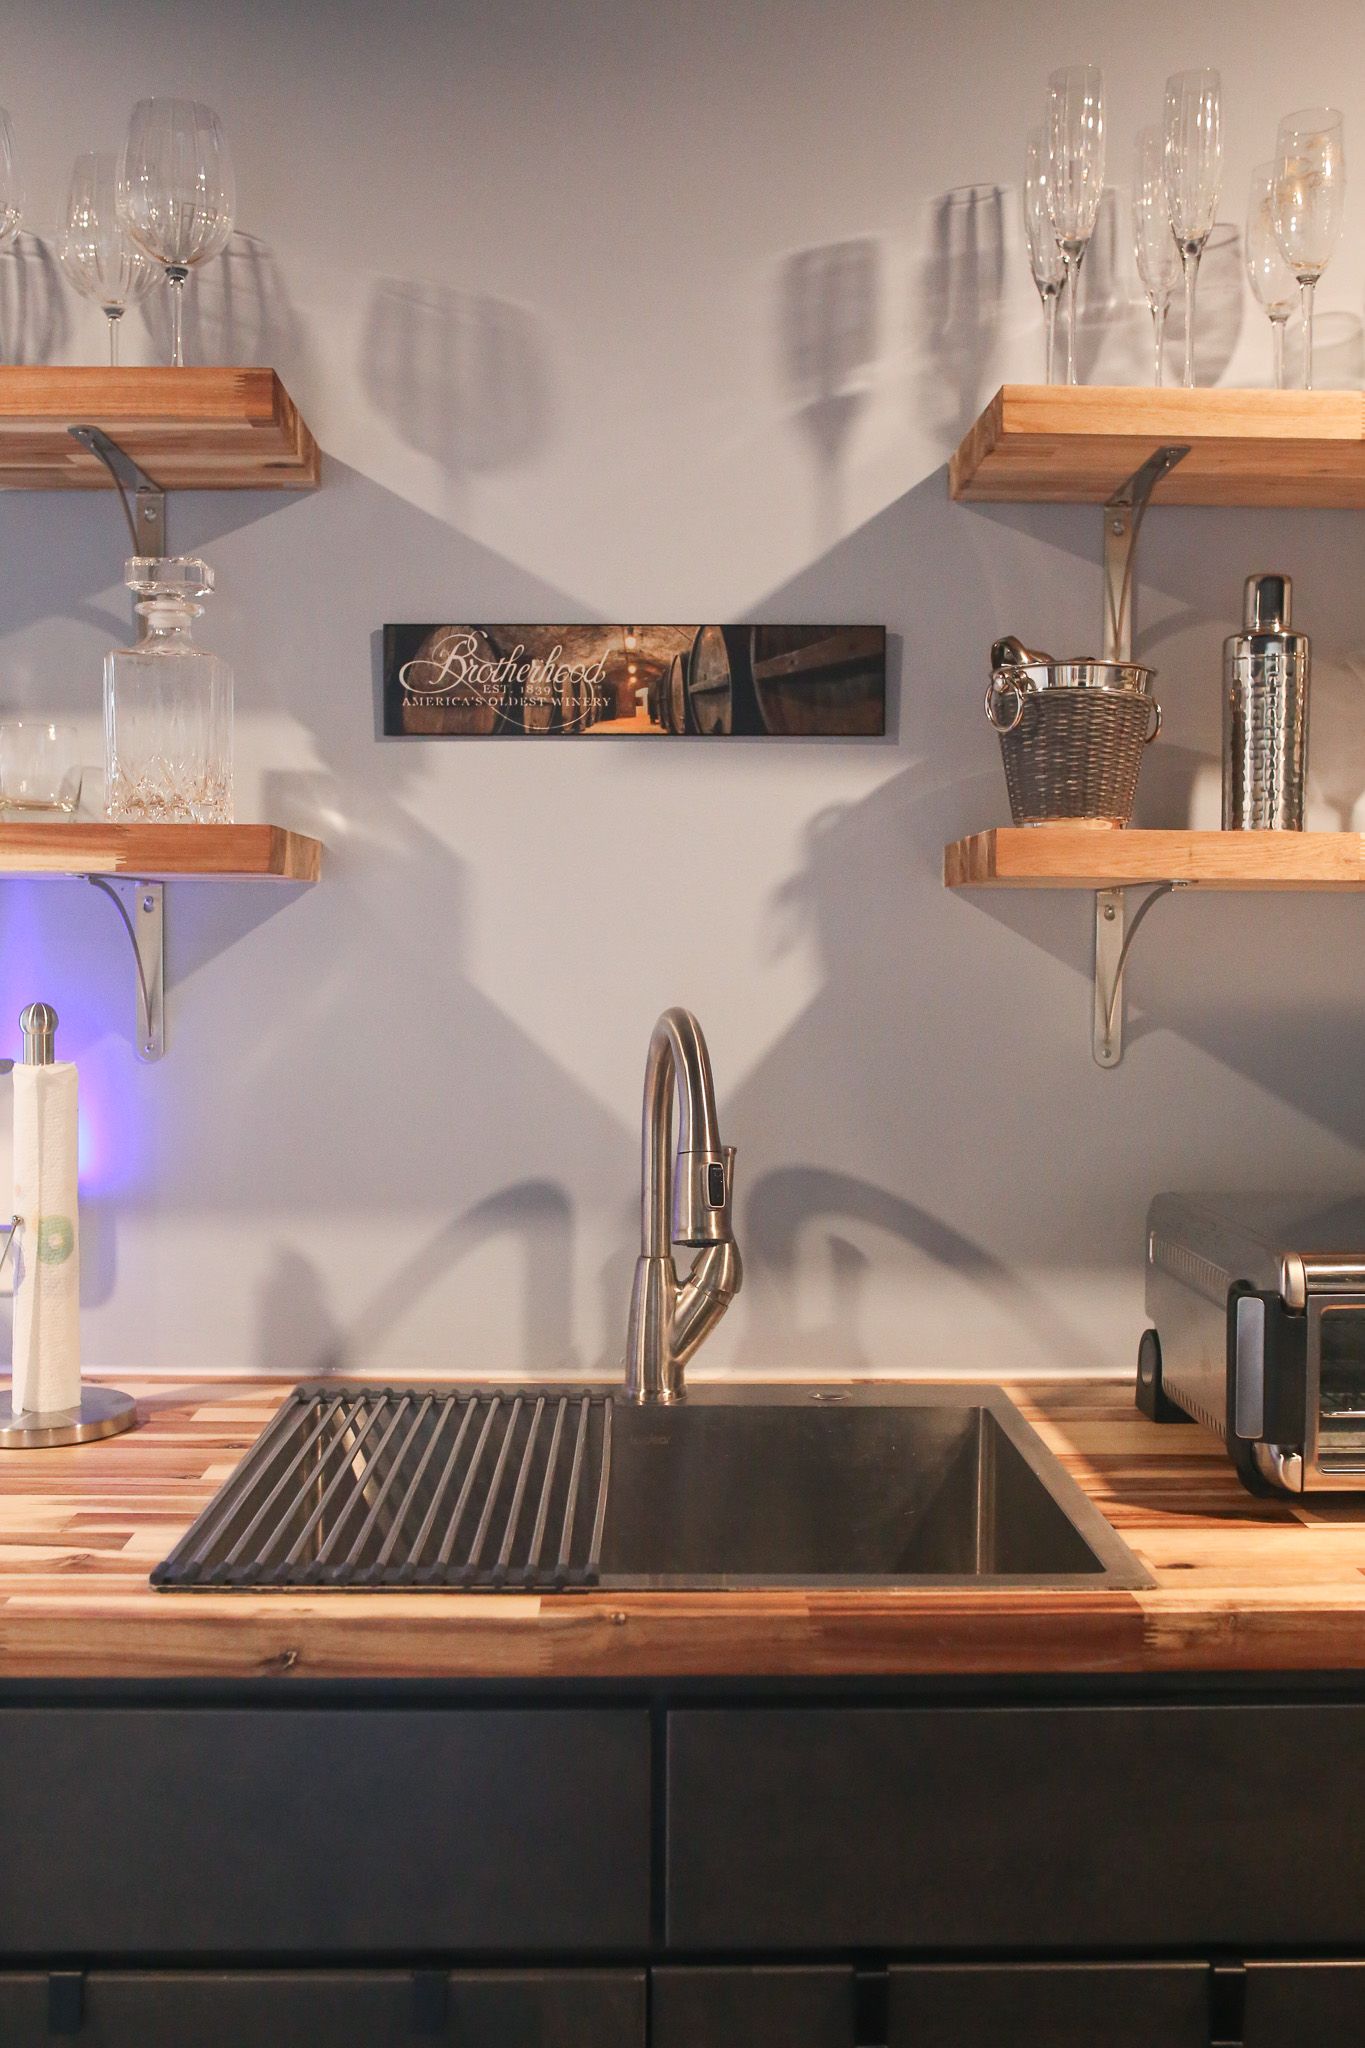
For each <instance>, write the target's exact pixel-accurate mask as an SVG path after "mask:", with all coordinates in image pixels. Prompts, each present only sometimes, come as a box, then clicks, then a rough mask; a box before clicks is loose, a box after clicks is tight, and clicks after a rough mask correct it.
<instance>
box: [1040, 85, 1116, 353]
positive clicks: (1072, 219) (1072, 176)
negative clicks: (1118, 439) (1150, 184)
mask: <svg viewBox="0 0 1365 2048" xmlns="http://www.w3.org/2000/svg"><path fill="white" fill-rule="evenodd" d="M1047 84H1048V123H1047V141H1048V208H1049V211H1050V213H1051V215H1052V232H1053V234H1054V235H1055V236H1056V238H1057V246H1058V248H1059V249H1060V250H1061V252H1062V264H1063V268H1064V272H1065V278H1066V295H1067V296H1066V381H1067V383H1068V384H1074V383H1075V381H1076V291H1077V287H1078V285H1079V282H1080V271H1081V260H1082V258H1083V257H1084V255H1085V252H1086V248H1087V247H1088V245H1089V242H1090V237H1091V235H1092V234H1093V233H1094V229H1095V216H1096V214H1097V213H1098V212H1099V208H1100V199H1101V197H1102V196H1103V193H1104V78H1103V74H1102V73H1101V71H1100V69H1099V66H1098V65H1096V64H1068V65H1066V66H1065V67H1064V68H1063V69H1062V70H1061V71H1054V72H1053V74H1052V76H1051V77H1050V78H1049V80H1048V82H1047Z"/></svg>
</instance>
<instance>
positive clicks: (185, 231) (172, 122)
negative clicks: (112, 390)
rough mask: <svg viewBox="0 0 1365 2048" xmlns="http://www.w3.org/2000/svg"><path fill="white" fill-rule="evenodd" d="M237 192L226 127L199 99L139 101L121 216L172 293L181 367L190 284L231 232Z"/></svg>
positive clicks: (123, 172)
mask: <svg viewBox="0 0 1365 2048" xmlns="http://www.w3.org/2000/svg"><path fill="white" fill-rule="evenodd" d="M235 199H236V194H235V189H234V185H233V176H232V161H231V158H230V157H229V155H228V147H227V142H226V141H225V139H224V136H223V128H222V123H221V122H220V121H219V119H218V116H217V115H216V114H215V113H214V111H213V109H212V107H205V106H201V105H200V103H199V102H198V101H197V100H170V99H152V100H139V101H138V103H137V105H136V106H135V107H134V108H133V114H132V119H131V121H130V122H129V124H128V140H127V142H126V143H125V145H124V150H123V157H122V160H121V162H120V164H119V174H118V211H119V218H120V219H121V220H122V222H123V224H124V226H125V227H126V228H127V230H128V233H129V234H130V235H131V236H132V239H133V241H134V242H135V243H136V244H137V246H138V248H139V249H141V250H142V251H143V252H144V253H145V254H146V255H148V256H150V257H152V258H153V259H154V260H155V261H156V262H157V263H160V264H162V265H163V266H164V268H165V272H166V277H167V280H168V282H169V283H170V286H171V361H172V363H174V364H175V366H176V368H177V369H179V368H181V367H183V365H184V361H185V345H184V307H183V297H184V290H185V279H186V278H187V277H188V275H189V273H190V271H191V270H192V269H193V268H194V266H195V265H196V264H199V263H206V262H207V261H208V259H209V258H210V257H211V256H216V255H218V253H219V252H220V250H222V249H223V248H224V247H225V246H226V244H227V240H228V237H229V235H231V233H232V222H233V209H234V205H235Z"/></svg>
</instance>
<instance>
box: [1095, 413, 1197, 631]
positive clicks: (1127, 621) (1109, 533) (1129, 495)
mask: <svg viewBox="0 0 1365 2048" xmlns="http://www.w3.org/2000/svg"><path fill="white" fill-rule="evenodd" d="M1189 452H1190V450H1189V444H1188V443H1186V444H1185V445H1184V446H1183V447H1170V448H1158V449H1157V450H1156V451H1155V452H1154V453H1153V454H1151V455H1149V456H1148V458H1147V460H1146V461H1145V462H1144V463H1143V465H1142V467H1141V468H1140V469H1135V470H1134V471H1133V474H1132V475H1131V476H1130V477H1129V478H1128V481H1127V482H1126V483H1122V484H1120V485H1119V487H1118V489H1117V490H1116V491H1115V493H1114V495H1113V497H1112V498H1110V499H1109V501H1108V503H1107V504H1106V505H1104V506H1103V507H1102V508H1101V518H1102V520H1103V529H1102V530H1103V534H1104V556H1103V559H1104V631H1103V634H1102V636H1101V648H1100V652H1101V654H1102V656H1103V658H1104V660H1105V661H1131V660H1132V658H1133V555H1134V552H1135V550H1136V548H1137V537H1138V532H1139V530H1140V528H1141V526H1142V520H1143V515H1144V513H1145V512H1146V510H1147V506H1148V504H1149V502H1150V500H1151V496H1152V492H1153V491H1154V490H1155V488H1156V486H1157V485H1158V484H1159V483H1160V482H1161V479H1162V478H1163V477H1164V476H1169V475H1170V473H1171V471H1172V470H1173V469H1174V468H1175V466H1176V464H1177V462H1183V460H1184V459H1185V457H1186V456H1187V455H1188V454H1189Z"/></svg>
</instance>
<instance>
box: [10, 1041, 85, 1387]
mask: <svg viewBox="0 0 1365 2048" xmlns="http://www.w3.org/2000/svg"><path fill="white" fill-rule="evenodd" d="M12 1213H13V1214H14V1215H16V1216H20V1217H22V1218H23V1222H22V1224H21V1225H20V1228H19V1230H18V1232H17V1234H16V1238H15V1254H14V1255H15V1256H16V1257H17V1261H18V1263H17V1265H16V1267H15V1273H14V1390H13V1395H12V1399H13V1402H14V1406H15V1408H16V1409H21V1410H23V1411H24V1413H26V1414H30V1415H32V1414H39V1415H46V1414H51V1413H52V1412H53V1410H55V1409H61V1408H75V1407H77V1406H78V1405H79V1403H80V1398H81V1328H80V1296H81V1261H80V1241H79V1226H78V1220H77V1214H76V1069H75V1067H74V1066H72V1065H71V1063H70V1061H61V1060H59V1061H57V1062H56V1063H55V1064H53V1065H52V1066H47V1067H38V1066H26V1065H19V1066H16V1067H15V1069H14V1209H13V1211H12Z"/></svg>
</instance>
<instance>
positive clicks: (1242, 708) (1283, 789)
mask: <svg viewBox="0 0 1365 2048" xmlns="http://www.w3.org/2000/svg"><path fill="white" fill-rule="evenodd" d="M1290 598H1291V592H1290V583H1289V578H1288V577H1287V576H1248V577H1247V580H1246V591H1245V596H1244V602H1243V612H1242V631H1241V632H1240V633H1233V634H1232V635H1231V636H1230V638H1228V639H1227V640H1225V641H1224V642H1223V830H1224V831H1225V832H1302V830H1303V786H1304V772H1305V767H1306V764H1307V757H1308V635H1307V634H1306V633H1293V632H1291V631H1290V629H1289V608H1290Z"/></svg>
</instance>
